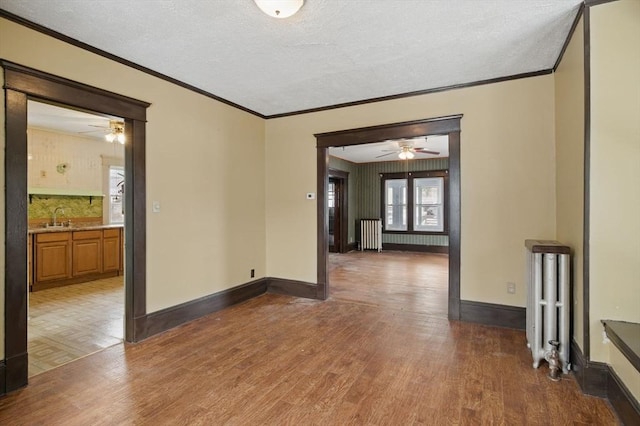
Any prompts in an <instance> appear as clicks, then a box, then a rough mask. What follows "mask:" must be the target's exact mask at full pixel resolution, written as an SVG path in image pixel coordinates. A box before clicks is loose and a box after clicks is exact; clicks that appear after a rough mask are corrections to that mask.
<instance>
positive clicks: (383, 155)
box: [376, 151, 397, 158]
mask: <svg viewBox="0 0 640 426" xmlns="http://www.w3.org/2000/svg"><path fill="white" fill-rule="evenodd" d="M396 152H397V151H394V152H390V153H388V154H382V155H378V156H377V157H376V158H380V157H386V156H387V155H393V154H395V153H396Z"/></svg>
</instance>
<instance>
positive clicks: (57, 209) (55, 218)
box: [53, 207, 64, 226]
mask: <svg viewBox="0 0 640 426" xmlns="http://www.w3.org/2000/svg"><path fill="white" fill-rule="evenodd" d="M58 211H60V212H62V214H64V209H63V208H62V207H56V209H55V210H54V211H53V226H58V221H57V217H58Z"/></svg>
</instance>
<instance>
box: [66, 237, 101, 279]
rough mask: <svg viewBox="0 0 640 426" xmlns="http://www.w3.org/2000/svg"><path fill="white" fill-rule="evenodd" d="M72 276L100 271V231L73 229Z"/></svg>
mask: <svg viewBox="0 0 640 426" xmlns="http://www.w3.org/2000/svg"><path fill="white" fill-rule="evenodd" d="M71 256H72V259H73V262H72V264H73V271H72V274H73V276H74V277H77V276H81V275H89V274H99V273H101V272H102V231H101V230H95V231H75V232H74V233H73V253H72V255H71Z"/></svg>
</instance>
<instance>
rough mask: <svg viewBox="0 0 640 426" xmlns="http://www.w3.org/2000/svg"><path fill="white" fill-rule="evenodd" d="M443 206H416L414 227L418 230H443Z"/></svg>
mask: <svg viewBox="0 0 640 426" xmlns="http://www.w3.org/2000/svg"><path fill="white" fill-rule="evenodd" d="M443 223H444V220H443V218H442V206H416V217H415V223H414V228H415V229H416V230H417V231H432V232H442V231H443V226H442V225H443Z"/></svg>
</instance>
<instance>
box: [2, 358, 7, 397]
mask: <svg viewBox="0 0 640 426" xmlns="http://www.w3.org/2000/svg"><path fill="white" fill-rule="evenodd" d="M6 388H7V377H6V375H5V368H4V359H3V360H2V361H0V395H4V394H6V393H7V391H6Z"/></svg>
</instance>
